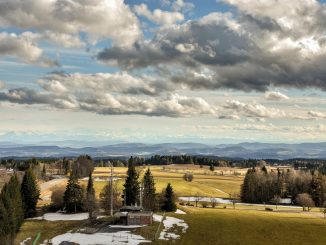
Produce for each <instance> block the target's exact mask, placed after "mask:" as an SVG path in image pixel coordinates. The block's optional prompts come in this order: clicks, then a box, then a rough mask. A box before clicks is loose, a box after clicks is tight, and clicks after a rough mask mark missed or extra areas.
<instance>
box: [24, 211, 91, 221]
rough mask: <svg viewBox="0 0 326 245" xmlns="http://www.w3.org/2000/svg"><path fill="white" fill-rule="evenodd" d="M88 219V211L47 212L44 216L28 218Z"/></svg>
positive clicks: (49, 219) (48, 219)
mask: <svg viewBox="0 0 326 245" xmlns="http://www.w3.org/2000/svg"><path fill="white" fill-rule="evenodd" d="M85 219H88V213H77V214H63V213H46V214H44V215H43V216H40V217H35V218H31V219H28V220H47V221H60V220H62V221H72V220H85Z"/></svg>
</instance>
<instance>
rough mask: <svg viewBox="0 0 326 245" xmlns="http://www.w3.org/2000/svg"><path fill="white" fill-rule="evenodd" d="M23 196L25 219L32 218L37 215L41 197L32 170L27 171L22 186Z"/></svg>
mask: <svg viewBox="0 0 326 245" xmlns="http://www.w3.org/2000/svg"><path fill="white" fill-rule="evenodd" d="M21 195H22V200H23V205H24V216H25V218H31V217H34V216H35V215H36V204H37V201H38V199H39V196H40V190H39V188H38V186H37V183H36V179H35V176H34V174H33V171H32V169H31V168H29V169H27V170H26V171H25V175H24V178H23V182H22V185H21Z"/></svg>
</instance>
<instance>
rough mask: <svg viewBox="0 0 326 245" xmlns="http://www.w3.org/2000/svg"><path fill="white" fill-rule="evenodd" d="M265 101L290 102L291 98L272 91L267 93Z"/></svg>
mask: <svg viewBox="0 0 326 245" xmlns="http://www.w3.org/2000/svg"><path fill="white" fill-rule="evenodd" d="M265 99H266V100H275V101H278V100H288V99H289V97H288V96H287V95H285V94H282V93H281V92H277V91H271V92H266V93H265Z"/></svg>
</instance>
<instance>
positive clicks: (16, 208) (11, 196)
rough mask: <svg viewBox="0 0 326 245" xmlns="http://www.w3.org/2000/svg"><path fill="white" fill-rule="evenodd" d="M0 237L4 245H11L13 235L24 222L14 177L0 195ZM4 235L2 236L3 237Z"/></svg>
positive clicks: (15, 177) (20, 200) (18, 187)
mask: <svg viewBox="0 0 326 245" xmlns="http://www.w3.org/2000/svg"><path fill="white" fill-rule="evenodd" d="M0 216H1V219H0V235H1V237H2V239H1V240H0V241H4V242H5V243H4V244H13V241H14V238H15V234H16V232H17V231H18V230H19V228H20V226H21V224H22V222H23V220H24V210H23V202H22V198H21V193H20V183H19V181H18V178H17V176H16V175H14V176H12V177H11V179H10V181H9V182H8V183H7V184H6V185H5V186H4V187H3V189H2V192H1V195H0ZM3 233H4V235H3Z"/></svg>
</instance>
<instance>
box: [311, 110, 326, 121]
mask: <svg viewBox="0 0 326 245" xmlns="http://www.w3.org/2000/svg"><path fill="white" fill-rule="evenodd" d="M308 116H310V117H312V118H314V119H326V114H325V113H323V112H320V111H308Z"/></svg>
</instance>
